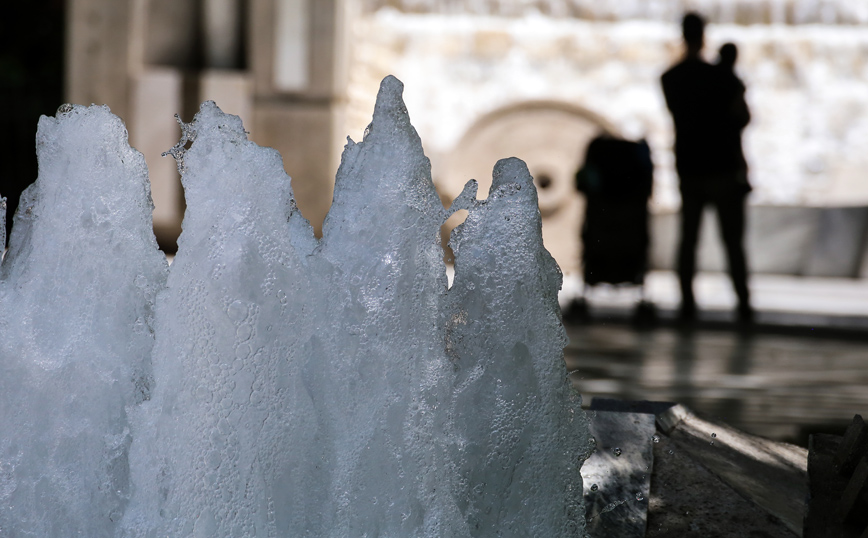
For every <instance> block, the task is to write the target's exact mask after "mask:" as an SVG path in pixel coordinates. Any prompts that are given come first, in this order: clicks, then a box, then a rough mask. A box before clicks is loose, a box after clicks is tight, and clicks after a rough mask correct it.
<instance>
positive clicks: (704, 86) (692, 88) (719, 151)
mask: <svg viewBox="0 0 868 538" xmlns="http://www.w3.org/2000/svg"><path fill="white" fill-rule="evenodd" d="M704 27H705V22H704V21H703V20H702V18H701V17H699V16H698V15H696V14H694V13H688V14H687V15H685V16H684V20H683V22H682V30H683V35H684V43H685V48H686V51H685V55H684V58H683V59H682V60H681V61H680V62H678V63H677V64H675V65H674V66H673V67H672V68H671V69H669V70H668V71H667V72H666V73H664V74H663V76H662V78H661V82H662V84H663V93H664V95H665V96H666V105H667V106H668V107H669V111H670V112H671V113H672V120H673V122H674V124H675V164H676V169H677V171H678V177H679V180H680V181H679V186H680V190H681V245H680V247H679V250H678V276H679V279H680V283H681V312H680V314H681V318H682V319H683V320H687V321H689V320H692V319H695V317H696V300H695V298H694V295H693V275H694V274H695V272H696V245H697V242H698V239H699V225H700V223H701V221H702V211H703V208H704V207H705V205H706V204H711V205H713V206H714V207H715V209H716V211H717V217H718V221H719V222H720V231H721V235H722V238H723V242H724V245H725V247H726V254H727V259H728V262H729V273H730V276H731V277H732V283H733V287H734V288H735V293H736V296H737V297H738V317H739V319H740V320H742V321H750V320H751V319H752V316H753V311H752V310H751V306H750V296H749V292H748V287H747V263H746V261H745V255H744V248H743V246H742V242H743V238H744V220H745V219H744V217H745V198H746V195H747V193H748V192H750V190H751V188H750V185H749V184H748V181H747V163H746V161H745V159H744V154H743V153H742V148H741V131H742V129H744V127H745V126H746V125H747V123H748V122H749V121H750V113H749V112H748V108H747V104H746V103H745V100H744V84H742V82H741V81H740V80H739V79H738V77H737V76H736V75H735V73H734V72H733V69H732V65H733V64H734V62H735V56H736V54H735V53H737V50H736V49H735V46H733V47H732V48H730V47H726V51H725V52H724V54H725V56H726V57H727V58H730V59H731V62H732V63H730V64H727V63H726V59H724V60H723V61H722V62H721V63H720V64H718V65H711V64H709V63H707V62H705V61H704V60H703V59H702V58H701V56H700V53H701V52H702V47H703V44H704V29H705V28H704Z"/></svg>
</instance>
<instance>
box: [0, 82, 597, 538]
mask: <svg viewBox="0 0 868 538" xmlns="http://www.w3.org/2000/svg"><path fill="white" fill-rule="evenodd" d="M402 90H403V87H402V84H401V83H400V82H399V81H398V80H397V79H395V78H393V77H387V78H386V79H385V80H384V81H383V83H382V85H381V88H380V94H379V96H378V99H377V104H376V107H375V111H374V118H373V121H372V123H371V125H370V126H369V128H368V130H367V131H366V135H365V137H364V139H363V140H362V141H361V142H359V143H354V142H353V141H352V140H349V141H348V144H347V146H346V148H345V151H344V155H343V158H342V163H341V166H340V168H339V170H338V174H337V179H336V186H335V196H334V203H333V206H332V208H331V210H330V212H329V215H328V217H327V220H326V222H325V223H324V227H323V229H324V235H323V238H322V240H319V241H318V240H316V239H315V238H314V235H313V231H312V228H311V227H310V225H309V223H308V222H307V221H306V220H305V219H304V218H303V217H302V216H301V214H300V213H299V212H298V209H297V207H296V206H295V202H294V199H293V196H292V191H291V187H290V179H289V177H288V176H286V174H285V173H284V171H283V165H282V162H281V159H280V156H279V155H278V154H277V152H276V151H274V150H272V149H269V148H261V147H259V146H257V145H256V144H254V143H253V142H250V141H248V140H247V137H246V134H245V132H244V129H243V127H242V125H241V122H240V120H239V119H238V118H237V117H235V116H229V115H226V114H223V113H222V112H221V111H220V110H219V109H218V108H217V107H216V105H214V104H213V103H205V104H203V105H202V108H201V110H200V111H199V113H198V114H197V115H196V118H195V119H194V121H193V122H192V123H191V124H188V125H184V139H183V140H182V142H186V141H187V139H189V140H192V145H190V147H189V149H187V150H184V149H183V146H182V145H179V146H177V147H176V148H175V149H174V150H173V154H174V156H175V157H176V158H177V159H178V161H179V168H180V169H181V171H182V180H183V182H184V188H185V195H186V197H187V212H186V215H185V218H184V225H183V229H184V231H183V233H182V235H181V237H180V239H179V242H178V254H177V256H176V257H175V260H174V262H173V264H172V267H171V270H168V269H167V267H166V263H165V260H164V259H163V258H162V257H161V255H160V254H159V252H158V250H157V248H156V242H155V241H154V239H153V234H152V232H151V231H150V214H149V212H150V202H149V194H148V188H147V175H146V170H145V167H144V160H143V159H142V157H141V155H140V154H139V153H138V152H136V151H134V150H132V149H131V148H129V146H128V145H127V142H126V133H125V131H124V128H123V125H122V124H121V122H120V120H118V119H117V118H116V117H114V116H111V114H110V113H109V112H108V109H107V108H105V107H88V108H85V107H77V106H74V107H64V108H63V109H62V110H61V111H59V113H58V116H57V118H55V119H52V118H42V120H41V121H40V127H39V133H38V135H37V146H38V156H39V160H40V175H39V179H38V180H37V182H36V183H35V184H34V186H33V187H32V188H31V189H29V190H28V191H27V194H26V197H25V198H24V199H23V200H22V204H21V206H20V209H19V211H18V213H17V214H16V221H15V228H14V230H13V235H12V237H11V239H12V244H11V248H10V251H9V254H8V256H7V258H6V259H5V260H4V261H3V265H2V273H0V331H2V332H0V334H2V338H0V371H2V375H0V431H2V432H4V434H3V435H2V436H0V531H2V532H0V534H3V535H4V536H5V535H9V536H69V535H75V534H81V535H86V536H92V537H97V536H131V537H132V536H135V537H150V536H209V537H211V536H219V537H229V536H233V537H236V536H335V537H338V536H341V537H345V536H401V537H406V536H483V537H484V536H498V535H501V534H503V535H509V536H581V535H583V529H584V510H583V507H582V498H581V495H582V485H581V476H580V475H579V468H580V466H581V462H582V460H583V458H584V457H585V456H584V453H585V449H586V448H587V447H588V435H587V424H586V421H585V418H584V415H583V413H582V411H581V408H580V399H579V397H578V395H576V394H574V393H572V391H571V389H570V388H569V385H568V383H567V380H566V372H565V368H564V364H563V361H562V352H563V346H564V344H565V342H566V339H565V333H564V330H563V327H562V325H561V323H560V318H559V311H558V305H557V291H558V289H559V286H560V272H559V271H558V269H557V266H556V265H555V263H554V261H553V259H552V258H551V256H549V254H548V252H547V251H546V250H545V249H544V248H543V245H542V237H541V225H540V216H539V211H538V209H537V199H536V192H535V190H534V188H533V184H532V179H531V177H530V175H529V174H528V172H527V168H526V167H525V166H524V163H522V162H521V161H519V160H518V159H506V160H503V161H500V162H499V163H497V165H496V166H495V170H494V186H493V188H492V191H491V194H490V195H489V197H488V198H487V199H485V200H476V197H475V182H472V181H471V182H470V183H469V184H468V186H467V187H466V188H465V192H464V193H463V194H462V196H460V197H459V198H458V199H457V200H456V201H455V203H453V206H452V207H451V208H450V209H449V210H444V208H443V207H442V205H441V204H440V201H439V197H438V196H437V194H436V192H435V190H434V187H433V184H432V182H431V175H430V163H429V161H428V159H427V158H426V157H425V156H424V153H423V151H422V146H421V142H420V140H419V137H418V135H417V134H416V131H415V129H413V127H412V125H411V124H410V121H409V116H408V114H407V111H406V108H405V107H404V104H403V101H402V99H401V93H402ZM458 209H466V210H468V211H469V214H468V217H467V220H466V222H465V224H464V225H462V226H460V227H459V228H457V229H456V230H455V231H454V233H453V236H452V245H453V248H454V249H455V251H456V274H455V281H454V285H453V286H452V288H451V289H447V284H446V275H445V266H444V264H443V261H442V257H443V256H442V251H441V248H440V242H439V229H440V225H441V224H442V223H443V221H444V220H445V219H446V218H447V217H448V216H449V215H450V214H451V212H453V211H455V210H458ZM6 432H14V433H11V434H10V433H6Z"/></svg>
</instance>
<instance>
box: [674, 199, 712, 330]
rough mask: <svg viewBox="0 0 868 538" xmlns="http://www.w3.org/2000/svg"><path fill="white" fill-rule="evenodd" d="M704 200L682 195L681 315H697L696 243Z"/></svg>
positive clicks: (679, 268)
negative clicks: (694, 279) (694, 278)
mask: <svg viewBox="0 0 868 538" xmlns="http://www.w3.org/2000/svg"><path fill="white" fill-rule="evenodd" d="M704 205H705V203H704V200H703V199H702V198H701V197H699V196H685V195H684V194H682V196H681V244H680V246H679V248H678V279H679V281H680V284H681V317H682V319H685V320H690V319H693V318H694V317H696V299H695V298H694V296H693V275H694V273H696V245H697V243H698V242H699V228H700V224H701V223H702V208H703V206H704Z"/></svg>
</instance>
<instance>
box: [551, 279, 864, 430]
mask: <svg viewBox="0 0 868 538" xmlns="http://www.w3.org/2000/svg"><path fill="white" fill-rule="evenodd" d="M777 284H780V282H778V283H777ZM810 284H811V282H809V281H794V283H793V285H790V289H789V291H788V289H787V285H779V286H778V288H779V293H780V296H781V297H783V298H787V297H789V298H788V299H786V300H788V301H789V302H790V303H793V304H803V305H804V306H803V307H802V309H801V310H798V309H791V311H789V312H784V311H782V310H781V309H775V310H773V309H769V308H768V307H766V308H764V309H760V308H758V310H759V311H758V313H757V314H758V315H757V318H758V320H759V323H758V324H756V325H755V326H754V327H752V328H747V329H746V328H744V327H741V326H738V325H736V324H734V323H730V322H728V321H727V315H728V313H727V312H725V310H723V309H717V310H715V309H714V308H710V309H708V311H707V312H706V314H705V318H704V319H705V320H706V321H704V322H701V323H698V324H695V325H692V326H690V327H685V326H679V325H678V324H677V323H675V322H674V321H673V320H672V318H673V314H674V312H673V311H672V310H671V309H667V307H668V306H669V304H668V303H666V302H665V301H662V302H661V303H662V304H660V305H659V306H660V316H659V317H660V321H659V322H658V323H657V324H655V325H652V326H647V327H644V328H637V327H636V326H634V325H632V324H631V323H630V312H629V308H625V306H624V304H623V303H618V302H617V301H607V300H606V299H605V298H603V299H600V298H599V296H598V297H597V298H596V299H595V302H594V307H595V308H596V311H595V312H596V317H595V318H594V317H592V319H591V321H590V322H585V323H577V322H572V323H567V324H566V325H567V333H568V335H569V337H570V343H569V345H568V346H567V348H566V350H565V360H566V362H567V368H568V370H569V371H570V372H572V373H571V374H570V379H571V381H572V382H573V384H574V386H575V387H576V388H577V389H578V390H579V392H581V394H582V397H583V399H584V402H585V405H586V406H588V405H589V404H590V402H591V399H592V398H594V397H598V396H599V397H606V398H618V399H627V400H652V401H670V402H678V403H683V404H686V405H687V406H689V407H690V408H691V409H694V410H696V411H698V412H700V413H702V414H705V415H707V416H709V417H711V418H714V419H717V420H721V421H723V422H726V423H727V424H730V425H732V426H735V427H736V428H739V429H742V430H744V431H746V432H748V433H752V434H755V435H760V436H763V437H767V438H770V439H775V440H782V441H788V442H792V443H795V444H798V445H801V446H807V440H808V435H809V434H810V433H815V432H826V433H839V434H840V433H842V432H843V430H844V429H845V428H846V426H847V425H848V424H849V423H850V421H851V420H852V418H853V415H854V414H856V413H859V414H862V415H863V416H868V331H865V330H863V329H862V327H863V326H864V324H865V323H866V320H868V317H864V316H861V315H860V314H861V312H859V311H858V308H862V307H863V305H864V308H866V312H868V301H866V302H864V303H862V301H853V298H854V297H855V296H856V294H857V293H861V290H862V288H863V287H864V285H863V284H861V283H859V284H858V289H854V291H852V292H850V293H848V292H847V290H846V286H844V287H841V288H840V290H839V297H840V299H841V300H842V301H845V302H846V304H847V305H848V306H847V307H846V308H845V307H842V308H840V309H839V310H840V311H841V312H843V313H844V314H845V316H843V317H842V316H837V315H836V313H837V312H838V311H839V310H836V306H835V304H834V301H835V300H836V298H835V296H834V295H826V299H825V300H824V299H823V296H824V295H823V290H824V288H823V286H825V285H826V283H822V282H821V283H820V285H815V286H813V287H811V285H810ZM835 285H837V284H835ZM833 287H834V286H833ZM851 287H852V286H851ZM800 288H802V289H800ZM826 289H828V287H827V288H826ZM805 297H815V298H816V297H819V298H820V300H818V301H814V302H810V301H807V299H805ZM799 301H801V303H799ZM670 303H672V302H671V301H670ZM851 303H852V304H855V305H856V308H854V307H853V306H851ZM842 304H844V303H842ZM723 306H726V305H725V304H724V305H723ZM593 311H594V308H592V313H594V312H593ZM842 319H843V320H844V321H847V323H846V324H845V325H841V323H842V321H841V320H842ZM836 323H837V325H836Z"/></svg>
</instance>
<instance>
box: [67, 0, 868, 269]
mask: <svg viewBox="0 0 868 538" xmlns="http://www.w3.org/2000/svg"><path fill="white" fill-rule="evenodd" d="M69 2H71V4H72V6H73V9H72V10H71V15H72V16H71V17H70V21H71V22H70V25H71V26H70V28H71V31H70V43H71V46H70V48H69V50H70V54H69V61H68V72H69V77H68V80H69V86H68V95H69V99H70V100H71V101H76V102H106V103H109V104H110V105H111V106H112V109H113V110H115V111H117V112H119V113H120V115H121V116H122V117H124V119H125V120H127V123H128V126H129V128H130V137H131V141H132V143H133V144H134V145H135V146H136V147H138V148H139V149H141V150H142V151H143V152H144V153H145V156H146V158H147V159H148V164H149V166H150V168H151V170H152V178H153V182H154V187H153V190H154V199H155V204H156V207H157V209H156V211H155V226H156V228H157V230H158V232H159V233H161V237H163V238H169V239H171V237H172V235H173V234H176V233H177V230H178V226H179V222H180V215H181V208H182V206H181V193H180V187H179V185H178V182H177V174H176V173H175V172H174V164H173V163H172V162H171V161H169V160H168V159H162V160H160V159H159V157H158V155H159V153H160V152H161V151H164V150H165V149H166V148H167V147H169V146H171V145H172V144H173V143H174V141H175V140H176V139H177V127H176V126H175V125H174V124H173V121H172V119H171V118H172V115H173V114H174V113H176V112H178V111H181V113H182V116H183V117H184V118H185V119H189V118H190V117H191V116H192V113H193V112H194V111H195V107H196V104H197V103H198V102H199V101H201V100H204V99H215V100H216V101H217V102H218V104H219V105H220V106H222V107H223V108H224V109H226V110H227V111H229V112H233V113H238V114H240V115H241V116H242V118H243V119H244V120H245V125H246V126H247V128H248V129H249V130H250V131H251V137H252V138H253V139H254V140H255V141H256V142H258V143H259V144H262V145H269V146H273V147H275V148H277V149H278V150H280V152H281V154H282V155H283V156H284V161H285V166H286V169H287V171H288V172H289V173H290V175H292V176H293V182H294V183H293V186H294V189H295V191H296V194H297V197H298V200H299V205H300V207H301V209H302V212H303V213H304V214H305V215H306V216H307V217H308V218H309V219H310V220H311V221H312V222H313V223H314V225H315V226H317V227H318V226H319V224H320V223H321V221H322V218H323V217H324V215H325V212H326V211H327V208H328V206H329V203H330V199H331V185H332V182H333V177H334V171H335V169H336V167H337V163H338V159H339V155H340V150H341V147H342V145H343V142H344V137H345V136H346V135H347V134H349V135H350V136H352V137H353V138H354V139H359V138H360V137H361V136H362V132H363V130H364V127H365V126H366V125H367V122H368V121H369V120H370V114H371V110H372V108H373V102H374V97H375V93H376V89H377V86H378V84H379V81H380V80H381V79H382V77H384V76H385V75H387V74H394V75H396V76H397V77H398V78H400V79H401V80H403V81H404V83H405V85H406V88H405V99H406V102H407V105H408V108H409V110H410V114H411V117H412V119H413V122H414V125H415V126H416V127H417V129H418V131H419V134H420V136H421V137H422V140H423V143H424V144H425V148H426V151H427V152H428V155H429V157H430V158H431V160H432V165H433V174H434V179H435V183H436V184H437V187H438V189H439V191H440V193H441V196H442V197H443V199H444V202H448V201H449V200H450V199H451V198H452V197H454V196H455V195H456V194H457V193H458V192H459V191H460V189H461V186H462V185H463V184H464V182H465V181H467V180H468V179H470V178H475V179H478V180H480V183H481V187H482V189H481V194H484V193H485V192H486V190H487V183H488V182H489V181H490V180H489V179H488V178H490V174H491V169H492V166H493V164H494V162H495V161H496V159H498V158H500V157H504V156H511V155H516V156H518V157H521V158H523V159H524V160H526V161H527V162H528V164H529V166H530V168H531V171H532V173H533V174H534V175H535V177H536V178H537V182H538V187H539V191H540V208H541V211H542V212H543V215H544V236H545V240H546V245H547V247H548V248H549V249H550V250H551V251H552V253H553V254H554V255H555V257H556V259H557V260H558V262H559V263H560V264H561V266H562V268H563V269H564V270H565V271H566V272H572V271H575V270H576V269H577V268H578V256H579V253H580V248H581V245H580V244H579V241H578V228H579V223H580V220H581V214H582V200H581V198H580V197H579V195H578V194H577V193H576V192H575V189H574V187H573V175H574V174H575V171H576V169H577V168H578V167H579V166H580V164H581V160H582V156H583V151H584V147H585V145H586V144H587V142H588V141H589V140H590V138H592V137H593V136H594V135H596V134H597V133H600V132H608V133H611V134H614V135H616V136H623V137H627V138H634V139H635V138H641V137H644V138H646V139H647V140H648V142H649V144H650V145H651V147H652V152H653V158H654V162H655V192H654V197H653V200H652V212H653V213H654V218H653V219H652V221H653V222H652V227H653V231H654V249H653V253H652V261H653V262H654V265H655V266H657V267H669V266H671V260H672V250H673V248H674V228H675V223H676V219H675V212H676V211H677V208H678V204H679V199H678V194H677V178H676V177H675V174H674V167H673V164H674V163H673V156H672V151H671V148H672V141H673V134H672V127H671V122H670V119H669V116H668V113H667V111H666V108H665V104H664V101H663V96H662V93H661V91H660V87H659V76H660V74H661V73H662V72H663V71H664V70H665V69H666V68H667V67H668V66H669V65H670V64H671V63H673V62H675V61H676V60H677V59H678V57H679V55H680V54H681V44H680V35H679V26H678V22H679V21H680V18H681V16H682V14H683V13H684V12H685V11H687V10H697V11H699V12H701V13H702V14H704V15H705V16H707V18H708V19H709V22H710V24H709V27H708V31H707V55H708V57H709V59H710V60H713V58H714V55H715V51H716V49H717V47H718V46H719V45H721V44H722V43H724V42H728V41H732V42H734V43H736V44H737V45H738V46H739V51H740V54H739V62H738V65H737V71H738V73H739V75H740V76H741V77H742V78H743V80H744V81H745V83H746V85H747V87H748V94H747V99H748V103H749V105H750V107H751V110H752V113H753V121H752V123H751V125H750V126H749V127H748V129H747V130H746V131H745V138H744V141H745V150H746V154H747V158H748V160H749V165H750V170H751V172H750V178H751V181H752V183H753V184H754V187H755V191H754V193H753V194H752V199H751V203H752V210H751V211H752V213H751V220H752V223H753V227H752V232H751V237H750V238H749V243H750V244H751V245H752V247H751V249H752V251H755V252H756V253H757V254H756V255H754V263H753V265H754V267H755V268H756V269H758V270H764V271H772V272H789V273H797V274H828V275H831V276H855V275H856V274H859V273H860V272H861V271H864V266H865V264H863V263H862V254H863V251H864V248H863V244H864V242H865V241H864V240H865V232H866V230H868V213H866V211H863V210H862V209H860V208H861V207H862V206H868V181H865V180H864V179H863V174H864V171H865V170H868V152H866V151H864V148H866V147H868V26H866V24H868V3H865V2H852V1H849V0H642V1H639V0H636V1H631V0H618V1H614V0H613V1H608V2H600V1H598V0H460V1H459V0H246V1H244V0H198V1H196V0H172V1H169V0H123V1H118V0H69ZM449 224H450V225H454V224H455V222H450V223H449ZM794 230H797V232H798V233H796V232H795V231H794ZM705 232H706V235H710V234H711V233H713V226H706V230H705ZM842 237H846V238H847V239H846V240H842V239H841V238H842ZM164 242H166V240H165V239H164ZM836 242H837V243H840V245H838V246H835V247H834V248H833V250H835V249H837V250H836V252H837V251H840V252H839V253H838V254H834V253H833V254H834V255H833V257H834V256H839V257H840V256H844V257H846V258H847V260H846V261H845V262H842V264H840V267H838V268H833V269H830V268H826V267H825V266H824V265H823V263H819V262H817V261H816V260H823V259H827V258H829V255H830V254H829V252H827V250H828V248H832V247H830V245H832V244H837V243H836ZM704 243H705V244H706V245H707V246H706V247H704V248H705V251H703V252H702V253H701V254H700V257H701V261H702V260H703V259H704V262H702V263H703V264H704V266H705V267H706V268H711V269H720V268H722V257H721V253H720V250H719V248H717V246H716V242H715V241H707V240H706V241H704ZM820 246H822V247H823V248H825V249H827V250H823V248H821V249H820V250H817V249H818V248H819V247H820ZM811 260H815V261H811ZM818 263H819V265H817V264H818ZM812 264H813V265H812ZM812 267H813V268H812ZM818 267H819V268H818Z"/></svg>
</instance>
